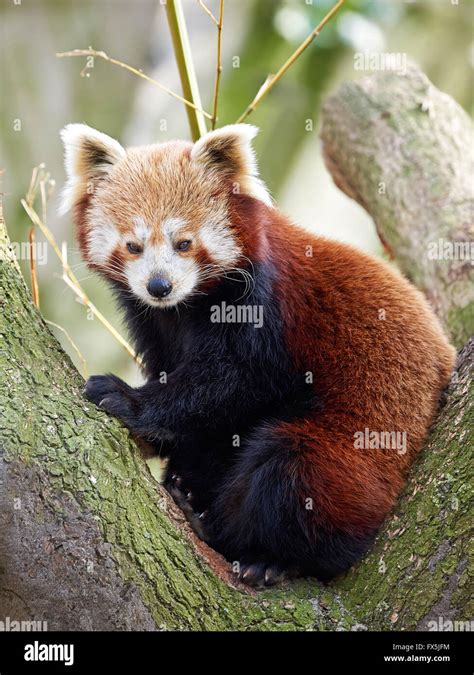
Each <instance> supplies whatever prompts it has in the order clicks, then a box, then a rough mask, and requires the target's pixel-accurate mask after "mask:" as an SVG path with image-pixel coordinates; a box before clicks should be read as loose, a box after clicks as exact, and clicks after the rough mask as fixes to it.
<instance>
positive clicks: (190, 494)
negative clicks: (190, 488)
mask: <svg viewBox="0 0 474 675" xmlns="http://www.w3.org/2000/svg"><path fill="white" fill-rule="evenodd" d="M192 498H193V493H192V492H188V494H187V495H186V499H187V500H188V502H190V501H191V499H192Z"/></svg>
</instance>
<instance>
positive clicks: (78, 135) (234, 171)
mask: <svg viewBox="0 0 474 675" xmlns="http://www.w3.org/2000/svg"><path fill="white" fill-rule="evenodd" d="M256 133H257V129H256V128H255V127H253V126H250V125H247V124H236V125H231V126H226V127H222V128H221V129H218V130H216V131H212V132H210V133H208V134H206V135H205V136H203V138H201V139H200V140H199V141H198V142H197V143H195V144H194V145H192V144H191V143H187V142H184V141H170V142H167V143H159V144H156V145H149V146H144V147H139V148H130V149H128V150H125V149H124V148H123V147H122V146H121V145H120V144H119V143H118V142H117V141H116V140H114V139H112V138H110V137H109V136H106V135H105V134H103V133H101V132H99V131H96V130H95V129H91V128H90V127H88V126H86V125H84V124H70V125H68V126H66V127H65V129H63V131H62V132H61V136H62V139H63V142H64V146H65V166H66V172H67V177H68V182H67V184H66V187H65V189H64V192H63V199H62V205H61V211H62V213H66V212H67V211H69V210H70V209H72V210H73V211H74V218H75V222H76V227H77V236H78V240H79V245H80V249H81V252H82V255H83V257H84V259H85V260H86V261H87V262H88V263H89V265H90V266H91V267H92V268H94V269H97V270H98V271H100V272H101V273H102V274H104V275H105V276H107V277H108V278H111V279H114V280H116V281H118V282H119V283H121V284H123V285H124V286H125V287H127V288H128V289H129V290H130V291H131V292H132V293H133V294H135V295H136V296H137V297H138V298H139V299H140V300H142V301H143V302H145V303H147V304H149V305H152V306H155V307H170V306H173V305H176V304H178V303H179V302H182V301H185V300H186V298H188V297H190V296H191V295H192V294H194V293H198V292H200V290H201V291H202V288H205V287H206V283H209V282H210V280H212V279H215V278H216V276H217V275H218V274H219V273H222V274H225V273H226V272H228V271H230V270H232V269H235V268H236V267H238V266H239V262H241V261H242V260H243V259H244V258H245V256H246V255H248V251H247V250H246V247H247V242H248V235H247V236H246V235H245V233H244V232H242V231H240V229H241V228H239V227H238V225H236V222H235V218H233V216H232V213H233V211H235V208H234V209H233V208H232V204H233V196H235V195H236V194H237V195H242V196H243V197H244V198H245V197H247V198H248V197H251V198H253V199H251V200H247V201H251V202H252V203H255V200H257V202H256V203H258V204H260V205H262V203H263V204H266V205H267V206H270V197H269V195H268V192H267V190H266V188H265V186H264V185H263V183H262V182H261V181H260V180H259V178H258V177H257V168H256V162H255V157H254V153H253V150H252V147H251V141H252V138H253V137H254V136H255V134H256Z"/></svg>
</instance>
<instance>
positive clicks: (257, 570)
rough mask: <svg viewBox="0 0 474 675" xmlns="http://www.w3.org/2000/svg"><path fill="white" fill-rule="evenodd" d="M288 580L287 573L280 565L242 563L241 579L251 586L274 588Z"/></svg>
mask: <svg viewBox="0 0 474 675" xmlns="http://www.w3.org/2000/svg"><path fill="white" fill-rule="evenodd" d="M285 578H286V571H285V570H284V569H283V568H282V567H280V566H279V565H267V564H266V563H251V564H247V563H242V564H241V566H240V574H239V579H241V580H242V581H244V582H245V583H246V584H249V586H274V585H275V584H277V583H279V582H280V581H283V579H285Z"/></svg>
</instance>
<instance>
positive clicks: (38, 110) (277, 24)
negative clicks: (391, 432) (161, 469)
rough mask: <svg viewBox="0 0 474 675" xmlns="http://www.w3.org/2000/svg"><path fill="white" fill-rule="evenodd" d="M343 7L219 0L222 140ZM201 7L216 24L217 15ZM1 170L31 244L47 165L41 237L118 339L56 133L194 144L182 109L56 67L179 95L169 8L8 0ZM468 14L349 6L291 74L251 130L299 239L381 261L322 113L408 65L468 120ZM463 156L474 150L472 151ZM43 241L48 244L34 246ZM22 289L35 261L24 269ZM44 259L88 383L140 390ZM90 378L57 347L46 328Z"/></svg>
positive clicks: (330, 1)
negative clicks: (80, 248) (326, 155)
mask: <svg viewBox="0 0 474 675" xmlns="http://www.w3.org/2000/svg"><path fill="white" fill-rule="evenodd" d="M334 4H335V0H312V1H311V0H225V15H224V28H223V53H222V64H223V75H222V78H223V79H222V86H221V93H220V101H219V122H218V125H219V126H221V125H223V124H227V123H231V122H235V120H236V119H237V118H238V117H239V116H240V114H241V113H242V112H243V111H244V110H245V108H246V106H247V105H248V104H249V103H250V101H251V100H252V99H253V97H254V96H255V94H256V92H257V91H258V89H259V87H260V86H261V85H262V84H263V82H264V81H265V79H266V77H267V75H268V74H269V73H275V72H276V71H277V70H278V68H279V67H280V66H281V65H282V63H283V62H284V61H285V60H286V59H287V58H288V56H289V55H290V54H291V53H292V52H293V51H294V49H295V48H296V47H297V46H298V45H299V44H300V43H301V42H302V41H303V40H304V38H305V37H306V36H307V35H308V34H309V33H310V32H311V30H312V29H313V28H314V27H315V26H316V25H317V24H318V23H319V21H320V20H321V19H322V18H323V16H324V15H325V14H326V13H327V11H328V10H329V9H330V8H331V7H332V6H333V5H334ZM183 5H184V10H185V16H186V20H187V25H188V30H189V34H190V41H191V47H192V51H193V55H194V60H195V67H196V72H197V77H198V81H199V86H200V91H201V97H202V100H203V106H204V108H205V109H206V110H208V111H209V110H211V108H212V92H213V86H214V77H215V59H216V27H215V25H214V24H213V23H212V21H211V19H210V18H209V16H208V15H207V14H206V13H205V12H204V11H203V9H202V7H200V5H199V2H198V0H183ZM206 5H207V6H208V7H209V9H210V10H211V11H212V12H213V13H214V14H215V15H218V5H219V3H218V1H217V0H207V2H206ZM0 8H1V17H0V18H1V37H2V46H1V56H2V61H1V119H2V134H1V141H0V153H1V154H0V157H1V162H0V166H1V168H3V169H4V174H3V176H2V179H3V187H2V191H3V193H4V198H3V203H4V211H5V217H6V222H7V227H8V230H9V234H10V238H11V240H12V241H13V242H18V243H20V242H25V241H27V237H28V230H29V227H30V225H31V223H30V221H29V219H28V216H27V215H26V213H25V211H24V210H23V208H22V206H21V205H20V199H21V198H22V197H23V196H24V195H25V193H26V191H27V190H28V185H29V182H30V177H31V172H32V169H33V167H34V166H36V165H38V164H40V163H42V162H44V163H45V164H46V167H47V169H48V170H49V172H50V173H51V176H52V177H53V178H54V179H55V181H56V189H55V192H54V194H53V195H52V197H51V200H50V203H49V208H48V214H47V222H48V225H49V227H50V228H51V230H52V231H53V233H54V235H55V237H56V239H57V241H58V242H59V243H60V244H61V243H62V242H67V245H68V251H69V258H68V259H69V262H70V264H71V265H72V266H75V265H78V266H77V267H74V269H75V271H76V274H77V276H78V278H79V280H80V281H81V283H82V285H83V287H84V289H85V290H86V292H87V294H88V295H89V297H90V298H91V299H92V300H93V302H94V303H95V304H96V305H97V306H98V307H99V309H100V310H101V311H102V312H103V313H104V314H105V316H106V317H107V318H108V319H109V320H110V321H111V323H112V324H113V325H114V326H116V327H117V328H118V329H119V330H120V331H121V332H122V334H123V335H124V336H126V327H125V326H123V325H122V323H121V317H120V315H119V314H118V313H117V311H116V308H115V306H114V302H113V299H112V296H111V294H110V293H109V291H108V289H107V287H106V285H105V284H104V283H103V282H101V281H100V280H99V279H97V278H96V277H95V276H94V275H91V273H90V272H89V271H88V270H87V269H86V268H85V267H84V266H83V265H81V264H80V258H79V256H78V252H77V244H76V242H75V238H74V230H73V227H72V223H71V218H70V217H69V216H65V217H62V218H58V216H57V214H56V209H57V199H58V193H59V191H60V189H61V187H62V185H63V184H64V178H65V177H64V170H63V164H62V147H61V144H60V140H59V130H60V129H61V128H62V127H63V126H64V125H65V124H67V123H68V122H85V123H87V124H89V125H90V126H92V127H96V128H98V129H100V130H101V131H104V132H106V133H107V134H109V135H111V136H114V137H116V138H118V139H119V140H120V141H121V142H122V143H123V144H124V145H139V144H145V143H151V142H158V141H164V140H168V139H171V138H177V137H179V138H189V129H188V124H187V117H186V113H185V109H184V107H183V105H182V104H180V103H179V102H178V101H177V100H175V99H173V98H171V97H169V96H167V95H166V94H165V93H164V92H162V91H160V90H159V89H158V88H157V87H154V86H153V85H152V84H149V83H147V82H145V81H144V80H143V79H140V78H138V77H136V76H134V75H132V74H130V73H129V72H126V71H125V70H123V69H121V68H119V67H117V66H115V65H112V64H110V63H107V62H104V61H102V60H100V59H96V60H95V62H94V64H93V67H92V68H88V69H87V70H86V71H85V74H83V75H81V71H82V70H83V68H84V66H85V65H86V59H85V58H69V59H66V58H63V59H58V58H57V57H56V56H55V54H56V52H61V51H67V50H71V49H75V48H79V49H80V48H82V49H84V48H88V47H89V46H92V47H93V48H94V49H97V50H103V51H105V52H106V53H107V54H108V55H109V56H110V57H113V58H116V59H118V60H121V61H124V62H126V63H128V64H130V65H132V66H134V67H137V68H141V69H142V70H143V71H144V72H145V73H147V74H149V75H150V76H151V77H153V78H155V79H157V80H158V81H160V82H161V83H163V84H164V85H166V86H168V87H169V88H170V89H172V90H174V91H176V92H178V93H181V88H180V83H179V77H178V72H177V68H176V66H175V62H174V55H173V50H172V44H171V40H170V36H169V31H168V24H167V20H166V14H165V9H164V7H163V0H82V2H80V3H79V2H76V1H74V0H0ZM473 25H474V0H458V1H457V0H418V1H416V0H412V1H408V0H407V1H405V0H346V3H345V5H344V6H343V8H342V9H341V10H340V11H339V13H338V14H337V15H336V16H335V17H334V18H333V19H332V20H331V22H330V23H329V24H328V25H327V26H326V27H325V28H324V29H323V30H322V32H321V34H320V35H319V37H317V38H316V39H315V40H314V42H313V43H312V45H311V46H310V47H309V49H308V50H307V51H306V52H305V53H304V54H303V55H302V56H301V58H300V59H299V60H298V61H297V62H296V64H294V66H292V67H291V69H290V70H289V71H288V72H287V73H286V75H285V76H284V77H283V79H282V80H281V82H280V83H278V84H277V86H276V87H275V88H274V89H273V90H272V92H271V93H270V94H269V96H268V97H267V98H266V99H265V101H264V102H263V103H262V104H261V105H260V106H259V107H258V109H257V110H256V112H255V113H253V114H252V115H251V116H250V117H249V118H248V121H249V122H251V123H253V124H256V125H257V126H259V127H260V128H261V133H260V134H259V136H258V138H257V140H256V149H257V154H258V157H259V162H260V169H261V175H262V178H263V179H264V180H265V181H266V183H267V184H268V186H269V188H270V190H271V192H272V194H273V196H274V197H275V199H276V201H277V203H278V205H279V206H280V208H282V209H283V210H284V211H285V212H286V213H287V214H289V216H290V217H291V218H292V219H293V220H294V221H295V222H296V223H298V224H300V225H302V226H304V227H307V228H310V229H311V230H313V231H315V232H318V233H322V234H324V235H326V236H330V237H334V238H338V239H342V240H344V241H348V242H350V243H353V244H355V245H357V246H360V247H361V248H363V249H365V250H368V251H370V252H372V253H374V254H376V255H382V254H383V253H382V249H381V246H380V243H379V241H378V239H377V236H376V233H375V229H374V225H373V223H372V221H371V219H370V218H369V217H368V216H367V214H366V213H365V212H364V211H363V210H362V209H361V208H360V207H359V206H358V205H356V204H355V203H354V202H352V201H351V200H350V199H348V198H347V197H345V195H343V194H342V193H341V192H340V191H339V190H338V189H337V188H336V187H335V186H334V185H333V184H332V181H331V178H330V176H329V174H328V173H327V171H326V169H325V167H324V164H323V161H322V158H321V152H320V146H319V138H318V129H319V121H318V118H319V113H320V107H321V102H322V100H323V99H324V97H325V96H326V95H327V94H328V93H329V92H331V90H333V89H335V88H336V87H337V86H338V84H339V83H340V82H341V81H343V80H346V79H354V78H359V77H363V76H366V75H368V74H369V73H368V72H367V71H365V72H364V71H360V70H357V69H356V68H355V67H354V66H355V60H354V56H355V54H357V53H360V52H364V51H369V52H378V53H381V52H390V53H401V54H402V55H406V56H407V58H409V59H412V60H414V61H416V62H418V64H419V65H420V66H421V68H422V69H423V70H424V71H425V72H426V73H427V75H428V77H429V78H430V79H431V80H432V81H433V82H434V84H435V85H436V86H437V87H438V88H440V89H442V90H444V91H446V92H448V93H449V94H450V95H451V96H453V97H454V98H455V99H456V100H457V101H458V102H459V104H460V105H461V106H463V107H464V108H465V109H466V110H468V111H469V112H470V113H471V114H472V108H473V87H472V83H473V79H472V77H473V67H474V42H473ZM467 150H468V149H467ZM37 237H38V240H39V241H41V240H42V238H41V235H40V233H38V235H37ZM20 264H21V266H22V269H23V272H24V274H25V278H26V280H27V283H28V284H29V283H30V281H29V263H28V260H25V259H22V260H21V261H20ZM60 273H61V268H60V264H59V262H58V260H57V259H56V257H55V256H54V253H53V252H52V251H51V250H49V249H48V258H47V264H45V265H40V266H39V267H38V275H39V284H40V301H41V311H42V313H43V315H44V317H45V318H46V319H48V320H50V321H53V322H55V323H57V324H60V325H61V326H62V327H63V328H64V329H66V330H67V332H68V333H69V334H70V336H71V337H72V338H73V340H74V342H75V343H76V345H77V346H78V348H79V349H80V351H81V352H82V354H83V356H84V357H85V359H86V361H87V365H88V371H89V374H92V373H101V372H104V371H113V372H114V373H116V374H118V375H120V376H122V377H124V378H125V379H126V380H127V381H128V382H130V383H131V384H138V383H139V381H140V379H139V378H140V375H139V372H138V369H137V368H136V366H135V364H134V362H133V361H132V359H131V358H130V356H129V355H128V354H127V353H126V352H125V351H124V350H123V349H122V348H121V347H120V346H119V345H118V344H117V342H115V341H114V339H113V338H112V336H111V335H110V334H109V333H108V332H107V331H106V330H105V329H104V328H103V326H102V325H101V324H100V323H99V322H98V321H97V319H93V318H92V317H91V315H90V313H88V312H87V311H86V309H85V307H84V306H83V305H81V304H80V303H79V302H78V301H77V300H76V299H75V296H74V294H73V292H72V291H71V290H70V289H69V288H68V287H67V286H66V285H65V284H64V282H63V281H62V280H61V278H60ZM52 330H53V331H55V332H56V334H57V337H58V338H59V340H60V341H61V342H62V344H63V346H64V348H65V350H66V351H67V352H68V353H69V354H70V355H71V358H72V359H73V360H74V362H75V363H76V365H77V366H78V367H79V368H80V369H81V371H82V372H83V369H82V365H81V362H80V360H79V359H78V357H77V354H76V353H75V351H74V350H73V349H72V348H71V345H70V344H69V342H68V340H67V339H66V338H65V337H64V335H63V333H62V332H60V331H57V329H55V328H52Z"/></svg>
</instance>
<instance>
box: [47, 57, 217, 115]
mask: <svg viewBox="0 0 474 675" xmlns="http://www.w3.org/2000/svg"><path fill="white" fill-rule="evenodd" d="M56 56H57V57H58V58H60V59H62V58H64V57H67V56H93V57H98V58H100V59H104V61H108V62H109V63H113V64H115V65H116V66H120V68H125V70H128V71H129V72H130V73H133V74H134V75H138V77H141V78H142V79H144V80H146V81H147V82H150V83H151V84H154V85H155V86H156V87H159V88H160V89H162V90H163V91H165V92H166V93H167V94H169V96H173V98H176V99H177V100H178V101H181V103H184V105H186V106H187V107H188V108H193V110H196V111H197V112H199V113H201V115H204V116H205V117H207V118H208V119H209V120H210V119H212V116H211V115H210V114H209V113H207V112H206V111H205V110H202V109H201V108H200V107H199V106H197V105H196V104H195V103H193V102H191V101H188V100H187V99H185V98H183V97H182V96H180V95H179V94H176V93H175V92H174V91H172V90H171V89H168V87H166V86H165V85H164V84H161V82H158V81H157V80H154V79H153V78H152V77H150V76H149V75H145V73H144V72H143V71H142V70H139V69H138V68H134V67H133V66H129V65H128V64H127V63H124V62H123V61H118V60H117V59H113V58H111V57H110V56H108V55H107V54H106V53H105V52H103V51H97V50H96V49H92V47H89V49H73V50H71V51H69V52H57V54H56ZM86 70H87V66H86V67H85V68H84V69H83V70H82V71H81V75H82V74H84V72H85V71H86Z"/></svg>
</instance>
